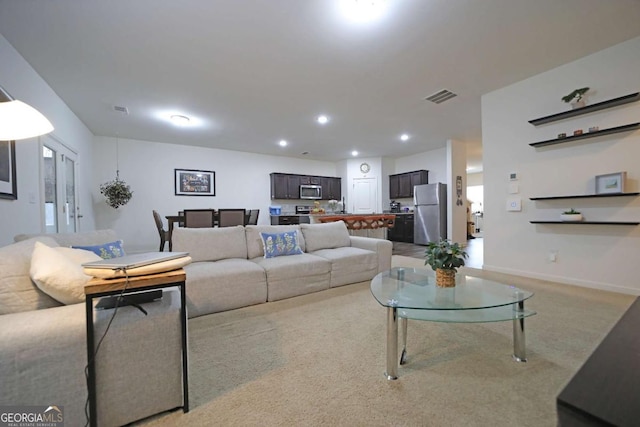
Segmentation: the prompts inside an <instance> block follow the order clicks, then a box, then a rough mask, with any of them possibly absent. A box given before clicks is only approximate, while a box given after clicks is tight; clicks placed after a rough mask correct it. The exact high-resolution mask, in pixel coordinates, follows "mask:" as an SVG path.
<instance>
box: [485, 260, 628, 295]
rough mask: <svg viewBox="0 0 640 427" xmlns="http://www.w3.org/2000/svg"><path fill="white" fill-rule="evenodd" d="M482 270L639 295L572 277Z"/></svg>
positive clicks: (502, 269) (626, 289)
mask: <svg viewBox="0 0 640 427" xmlns="http://www.w3.org/2000/svg"><path fill="white" fill-rule="evenodd" d="M482 269H483V270H486V271H493V272H496V273H504V274H512V275H514V276H522V277H528V278H531V279H540V280H546V281H549V282H558V283H563V284H567V285H573V286H580V287H583V288H591V289H599V290H602V291H610V292H617V293H620V294H626V295H636V296H637V295H640V289H636V288H629V287H625V286H619V285H612V284H611V283H600V282H593V281H590V280H580V279H575V278H572V277H565V276H554V275H552V274H540V273H535V272H533V271H525V270H516V269H513V268H504V267H498V266H495V265H487V264H484V265H483V266H482Z"/></svg>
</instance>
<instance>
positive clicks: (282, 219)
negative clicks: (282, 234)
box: [271, 215, 300, 225]
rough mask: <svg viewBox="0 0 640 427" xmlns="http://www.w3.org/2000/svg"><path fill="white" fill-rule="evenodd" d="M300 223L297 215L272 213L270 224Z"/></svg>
mask: <svg viewBox="0 0 640 427" xmlns="http://www.w3.org/2000/svg"><path fill="white" fill-rule="evenodd" d="M294 224H300V216H298V215H272V216H271V225H294Z"/></svg>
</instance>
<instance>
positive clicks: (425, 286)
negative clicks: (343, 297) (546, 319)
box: [371, 267, 535, 321]
mask: <svg viewBox="0 0 640 427" xmlns="http://www.w3.org/2000/svg"><path fill="white" fill-rule="evenodd" d="M371 293H372V294H373V296H374V298H375V299H376V300H377V301H378V302H379V303H380V304H381V305H383V306H385V307H397V308H399V309H407V310H401V311H400V315H401V316H403V317H408V318H424V320H437V319H434V318H433V317H434V315H435V316H440V317H441V319H440V320H441V321H448V320H447V319H452V320H450V321H492V320H496V321H497V320H504V319H503V318H504V317H505V316H506V317H508V318H514V316H515V317H527V316H530V315H532V314H535V313H534V312H524V311H521V312H520V313H521V314H519V315H514V314H512V313H511V311H513V310H512V308H515V307H516V305H517V303H519V302H522V301H525V300H527V299H529V298H531V297H532V296H533V293H532V292H529V291H525V290H522V289H519V288H517V287H515V286H510V285H505V284H502V283H498V282H494V281H491V280H486V279H481V278H478V277H471V276H465V275H462V274H457V275H456V286H455V287H452V288H441V287H438V286H436V284H435V273H434V272H433V271H432V270H431V269H427V268H408V267H394V268H392V269H391V270H388V271H385V272H382V273H380V274H378V275H377V276H376V277H374V278H373V280H372V281H371ZM494 308H495V310H484V309H494ZM505 309H508V311H509V313H507V312H506V311H505ZM463 310H469V311H470V312H469V313H468V314H466V316H467V317H468V319H467V320H464V319H463V318H461V317H460V316H459V314H460V313H459V312H460V311H463ZM474 310H475V311H474ZM427 311H432V313H429V314H426V313H424V312H427ZM436 311H438V313H434V312H436ZM447 311H450V312H451V311H456V312H458V313H457V314H456V315H455V318H454V317H451V316H452V313H447ZM503 311H504V313H502V312H503ZM420 312H423V313H420ZM403 313H404V314H403ZM492 313H493V314H494V315H493V316H492ZM500 313H502V314H500ZM426 317H428V319H427V318H426ZM492 317H495V318H494V319H492ZM474 319H475V320H474Z"/></svg>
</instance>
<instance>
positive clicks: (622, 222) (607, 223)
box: [529, 221, 640, 225]
mask: <svg viewBox="0 0 640 427" xmlns="http://www.w3.org/2000/svg"><path fill="white" fill-rule="evenodd" d="M529 222H530V223H531V224H575V225H583V224H599V225H640V222H635V221H529Z"/></svg>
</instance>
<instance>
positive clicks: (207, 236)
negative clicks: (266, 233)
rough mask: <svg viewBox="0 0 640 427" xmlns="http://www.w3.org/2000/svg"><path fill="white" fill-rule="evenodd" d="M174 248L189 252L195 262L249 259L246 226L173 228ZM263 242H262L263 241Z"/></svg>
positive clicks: (178, 250)
mask: <svg viewBox="0 0 640 427" xmlns="http://www.w3.org/2000/svg"><path fill="white" fill-rule="evenodd" d="M171 240H172V242H173V243H172V245H173V246H172V249H173V250H174V251H177V252H189V255H190V256H191V259H192V261H193V262H198V261H218V260H221V259H227V258H244V259H247V241H246V239H245V236H244V227H242V226H241V225H239V226H237V227H216V228H214V227H207V228H185V227H179V228H176V229H174V230H173V235H172V236H171ZM261 244H262V243H261Z"/></svg>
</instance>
